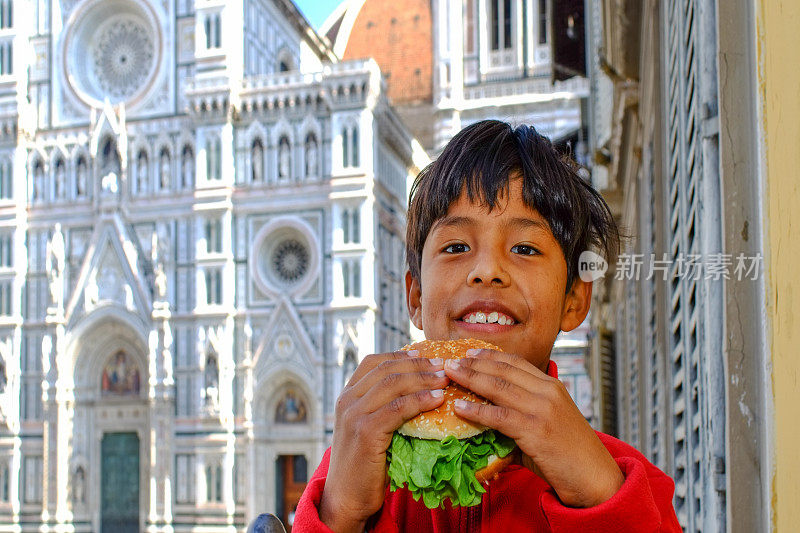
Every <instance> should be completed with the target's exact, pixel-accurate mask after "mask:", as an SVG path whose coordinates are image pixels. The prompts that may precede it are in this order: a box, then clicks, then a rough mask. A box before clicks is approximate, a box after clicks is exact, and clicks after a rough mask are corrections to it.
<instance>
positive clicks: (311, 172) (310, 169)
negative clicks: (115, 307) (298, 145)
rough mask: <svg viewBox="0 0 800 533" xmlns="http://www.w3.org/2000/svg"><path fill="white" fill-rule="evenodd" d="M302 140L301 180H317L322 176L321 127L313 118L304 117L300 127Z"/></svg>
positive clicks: (309, 116)
mask: <svg viewBox="0 0 800 533" xmlns="http://www.w3.org/2000/svg"><path fill="white" fill-rule="evenodd" d="M300 131H301V132H302V134H301V138H302V139H303V150H302V156H303V157H302V165H301V166H302V168H303V178H304V179H307V180H314V179H319V178H321V177H322V174H323V159H322V144H321V139H322V127H321V126H320V124H319V121H317V120H316V119H315V118H314V117H312V116H311V115H308V116H306V118H305V120H303V123H302V125H301V126H300Z"/></svg>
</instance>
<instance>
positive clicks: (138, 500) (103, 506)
mask: <svg viewBox="0 0 800 533" xmlns="http://www.w3.org/2000/svg"><path fill="white" fill-rule="evenodd" d="M137 319H138V317H136V316H133V315H129V314H127V313H125V312H124V311H121V310H115V309H104V310H98V311H96V312H95V313H93V315H91V316H90V317H89V318H88V319H85V320H84V321H82V322H81V324H80V325H79V326H78V327H77V328H75V329H73V331H72V332H71V341H70V346H71V348H72V350H74V352H73V353H74V354H75V356H74V361H75V365H74V368H73V372H74V384H75V402H74V416H73V449H72V450H71V457H72V461H73V462H76V461H77V460H78V458H81V459H80V462H81V464H80V468H78V466H77V463H76V464H75V465H72V466H71V468H70V471H71V472H80V478H81V484H83V485H84V486H85V494H83V495H82V498H81V499H82V500H84V501H85V504H84V505H77V504H76V502H75V501H73V511H74V512H75V519H76V520H80V519H83V520H86V521H88V522H90V523H91V524H92V530H93V531H98V532H101V533H107V532H120V533H127V532H131V533H133V532H138V531H143V530H144V526H145V519H146V517H147V505H148V501H149V494H148V493H149V483H148V482H147V480H148V476H149V467H150V453H149V451H150V434H151V431H150V418H151V414H150V408H149V405H148V402H147V383H148V381H147V377H148V376H147V368H148V367H147V348H146V343H145V340H144V339H145V338H146V337H145V335H144V324H142V323H139V321H138V320H137ZM71 477H72V478H75V479H71V480H70V485H71V492H72V493H74V494H77V493H78V492H79V491H78V489H77V488H76V487H77V484H76V481H77V478H76V475H75V474H73V475H71ZM82 491H83V490H82ZM82 491H81V492H82ZM73 499H74V498H73Z"/></svg>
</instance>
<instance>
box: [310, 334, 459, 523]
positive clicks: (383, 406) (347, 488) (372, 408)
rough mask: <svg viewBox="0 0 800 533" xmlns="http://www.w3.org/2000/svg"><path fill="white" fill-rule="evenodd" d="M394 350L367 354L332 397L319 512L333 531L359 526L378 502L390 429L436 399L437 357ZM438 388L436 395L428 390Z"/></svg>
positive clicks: (441, 377) (441, 378)
mask: <svg viewBox="0 0 800 533" xmlns="http://www.w3.org/2000/svg"><path fill="white" fill-rule="evenodd" d="M415 352H416V351H415V350H414V351H411V352H408V353H407V352H403V351H397V352H392V353H384V354H373V355H369V356H367V357H365V358H364V360H363V361H361V364H359V365H358V368H356V370H355V372H354V373H353V377H352V378H350V381H349V382H348V383H347V385H346V386H345V388H344V390H343V391H342V393H341V395H340V396H339V399H338V400H337V401H336V411H335V422H334V429H333V442H332V444H331V456H330V466H329V468H328V477H327V479H326V481H325V489H324V490H323V492H322V499H321V501H320V510H319V516H320V520H322V521H323V522H324V523H325V524H327V525H328V526H329V527H330V528H331V529H333V530H334V531H337V532H340V531H362V530H363V529H364V524H365V523H366V521H367V519H368V518H369V517H370V516H372V515H373V514H374V513H376V512H377V511H378V510H379V509H380V508H381V506H382V505H383V496H384V492H385V490H386V485H387V484H388V476H387V473H386V450H387V449H388V448H389V444H390V443H391V441H392V434H393V433H394V431H395V430H396V429H397V428H399V427H400V426H402V425H403V423H404V422H405V421H406V420H408V419H410V418H414V417H415V416H417V415H418V414H420V413H421V412H423V411H428V410H430V409H435V408H436V407H438V406H439V405H440V404H441V403H442V401H443V396H442V394H441V390H442V389H443V388H444V387H445V386H446V385H447V383H448V382H449V380H448V379H447V377H445V374H444V371H443V365H442V360H441V359H438V360H436V359H426V358H423V357H411V355H416V354H415ZM436 391H438V392H439V395H438V396H437V395H436V394H434V393H433V392H436Z"/></svg>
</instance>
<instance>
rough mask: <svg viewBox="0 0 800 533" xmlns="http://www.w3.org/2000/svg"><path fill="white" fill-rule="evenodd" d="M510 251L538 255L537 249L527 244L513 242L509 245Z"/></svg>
mask: <svg viewBox="0 0 800 533" xmlns="http://www.w3.org/2000/svg"><path fill="white" fill-rule="evenodd" d="M511 252H512V253H515V254H521V255H539V250H537V249H536V248H534V247H533V246H529V245H527V244H515V245H514V246H512V247H511Z"/></svg>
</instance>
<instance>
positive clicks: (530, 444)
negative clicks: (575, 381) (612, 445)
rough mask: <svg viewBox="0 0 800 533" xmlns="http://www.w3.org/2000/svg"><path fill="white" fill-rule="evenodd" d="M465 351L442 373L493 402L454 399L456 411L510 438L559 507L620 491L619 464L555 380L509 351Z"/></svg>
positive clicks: (578, 504) (601, 498)
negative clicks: (465, 355) (461, 402)
mask: <svg viewBox="0 0 800 533" xmlns="http://www.w3.org/2000/svg"><path fill="white" fill-rule="evenodd" d="M467 353H468V354H472V353H475V355H474V356H472V357H466V358H464V359H459V360H455V361H454V360H449V361H447V362H446V364H445V372H446V373H447V376H448V377H449V378H450V379H452V380H453V381H455V382H456V383H459V384H460V385H462V386H464V387H466V388H468V389H470V390H472V391H473V392H475V393H476V394H479V395H481V396H483V397H484V398H486V399H488V400H489V401H491V402H492V403H493V404H494V405H484V404H476V403H472V402H464V403H465V407H460V402H459V401H456V404H455V411H456V413H457V414H459V415H461V416H463V417H464V418H467V419H469V420H473V421H475V422H478V423H481V424H484V425H486V426H489V427H491V428H494V429H496V430H498V431H500V432H501V433H503V434H504V435H507V436H508V437H511V438H512V439H514V440H515V441H516V443H517V446H518V447H519V448H520V450H521V451H522V453H523V454H524V456H523V460H522V463H523V466H526V467H527V468H529V469H530V470H532V471H533V472H534V473H536V474H537V475H538V476H540V477H542V478H543V479H544V480H545V481H547V483H548V484H550V486H551V487H553V489H554V490H555V491H556V493H557V494H558V497H559V499H560V500H561V502H562V503H563V504H564V505H567V506H570V507H592V506H594V505H597V504H600V503H602V502H604V501H606V500H608V499H609V498H611V496H613V495H614V494H615V493H616V492H617V490H619V488H620V487H621V486H622V483H623V482H624V481H625V478H624V476H623V475H622V472H621V471H620V469H619V466H617V463H616V461H614V459H613V457H611V454H610V453H608V450H606V448H605V446H603V444H602V443H601V442H600V439H599V438H598V437H597V434H596V433H595V432H594V430H593V429H592V428H591V426H590V425H589V423H588V422H587V421H586V419H585V418H584V417H583V415H582V414H581V412H580V411H579V410H578V407H577V406H576V405H575V402H573V401H572V398H570V396H569V393H568V392H567V389H566V388H565V387H564V385H563V384H562V383H561V382H560V381H559V380H557V379H555V378H552V377H550V376H548V375H546V374H544V373H543V372H542V371H541V370H539V369H538V368H536V367H535V366H534V365H533V364H531V363H530V362H528V361H526V360H525V359H522V358H521V357H518V356H516V355H513V354H508V353H503V352H498V351H495V350H480V351H477V353H476V352H473V351H472V350H471V351H469V352H467ZM453 363H457V364H456V365H454V364H453Z"/></svg>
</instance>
